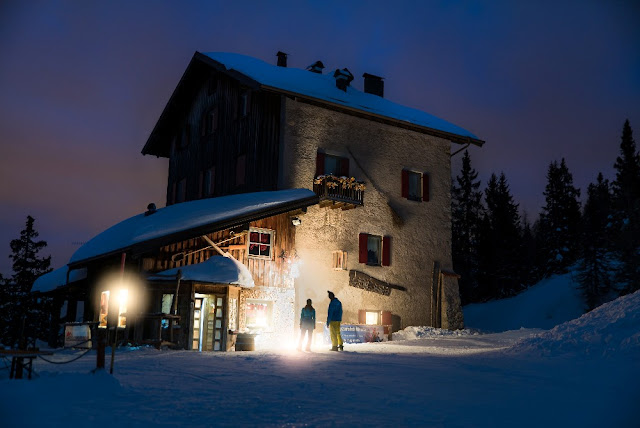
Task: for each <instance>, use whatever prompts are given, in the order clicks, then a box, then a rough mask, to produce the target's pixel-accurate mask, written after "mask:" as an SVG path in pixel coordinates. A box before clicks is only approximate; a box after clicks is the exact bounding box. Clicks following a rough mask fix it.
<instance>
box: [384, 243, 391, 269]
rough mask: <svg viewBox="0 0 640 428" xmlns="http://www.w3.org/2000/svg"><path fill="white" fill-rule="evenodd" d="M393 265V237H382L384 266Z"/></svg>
mask: <svg viewBox="0 0 640 428" xmlns="http://www.w3.org/2000/svg"><path fill="white" fill-rule="evenodd" d="M390 265H391V237H390V236H385V237H383V238H382V266H390Z"/></svg>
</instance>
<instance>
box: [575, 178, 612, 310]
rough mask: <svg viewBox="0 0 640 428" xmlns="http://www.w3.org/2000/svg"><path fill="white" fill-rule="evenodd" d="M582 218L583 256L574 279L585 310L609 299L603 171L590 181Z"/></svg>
mask: <svg viewBox="0 0 640 428" xmlns="http://www.w3.org/2000/svg"><path fill="white" fill-rule="evenodd" d="M582 220H583V223H582V224H583V229H582V258H581V260H580V264H579V271H578V277H577V279H578V282H579V283H580V288H581V289H582V294H583V296H584V299H585V302H586V305H587V309H588V310H591V309H593V308H595V307H597V306H599V305H601V304H602V303H605V302H606V301H608V300H610V297H611V296H610V293H611V291H612V289H611V287H612V278H611V275H612V272H613V268H612V263H611V244H612V241H611V234H612V231H613V224H612V216H611V190H610V188H609V180H605V179H604V178H603V176H602V173H600V174H598V181H597V183H595V184H594V183H591V184H589V188H588V189H587V202H586V203H585V205H584V213H583V216H582Z"/></svg>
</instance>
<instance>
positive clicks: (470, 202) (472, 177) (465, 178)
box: [451, 150, 483, 305]
mask: <svg viewBox="0 0 640 428" xmlns="http://www.w3.org/2000/svg"><path fill="white" fill-rule="evenodd" d="M479 188H480V180H478V173H477V172H476V170H475V169H473V168H472V167H471V157H470V156H469V152H468V151H466V150H465V152H464V156H463V157H462V168H461V171H460V175H458V176H456V180H455V182H454V184H453V186H452V188H451V213H452V216H451V221H452V233H453V239H452V255H453V268H454V270H455V271H456V273H458V274H460V276H461V277H460V280H459V285H460V299H461V301H462V304H463V305H465V304H467V303H469V302H472V301H474V296H475V294H476V289H477V287H478V279H477V275H478V232H479V228H480V220H481V217H482V212H483V207H482V191H481V190H479Z"/></svg>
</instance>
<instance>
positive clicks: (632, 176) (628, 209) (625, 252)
mask: <svg viewBox="0 0 640 428" xmlns="http://www.w3.org/2000/svg"><path fill="white" fill-rule="evenodd" d="M614 168H615V169H616V179H615V181H614V182H613V185H612V187H613V205H614V218H615V220H616V229H617V238H616V255H617V258H618V261H619V262H620V264H619V269H618V272H617V274H616V282H617V283H618V286H619V287H620V288H621V292H622V293H630V292H633V291H636V290H638V289H640V154H638V152H637V150H636V143H635V141H634V139H633V131H632V129H631V125H630V124H629V120H627V121H625V123H624V126H623V128H622V138H621V142H620V156H618V158H617V159H616V162H615V164H614Z"/></svg>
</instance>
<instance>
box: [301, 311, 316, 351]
mask: <svg viewBox="0 0 640 428" xmlns="http://www.w3.org/2000/svg"><path fill="white" fill-rule="evenodd" d="M315 328H316V310H315V309H313V306H311V299H307V306H305V307H304V308H302V312H301V313H300V340H299V341H298V351H299V350H300V349H302V342H303V340H304V337H305V336H307V347H306V348H305V350H306V351H311V339H312V338H313V330H315Z"/></svg>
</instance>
